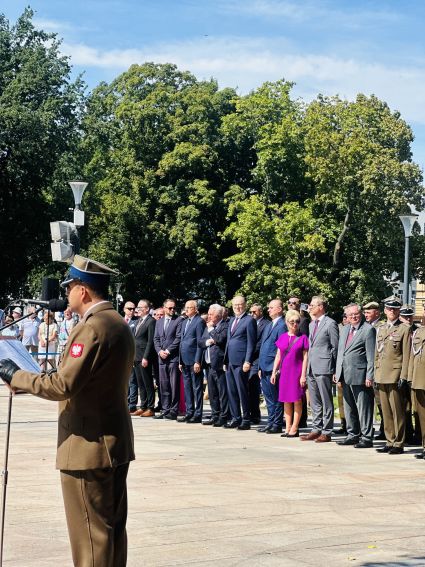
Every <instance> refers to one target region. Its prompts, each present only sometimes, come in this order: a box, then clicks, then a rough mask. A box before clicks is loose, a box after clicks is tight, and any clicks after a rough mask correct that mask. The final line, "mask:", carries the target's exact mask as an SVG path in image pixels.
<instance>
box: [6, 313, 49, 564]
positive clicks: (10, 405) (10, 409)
mask: <svg viewBox="0 0 425 567" xmlns="http://www.w3.org/2000/svg"><path fill="white" fill-rule="evenodd" d="M42 309H44V308H43V307H39V308H38V309H36V311H35V312H36V313H38V312H39V311H41V310H42ZM30 315H31V313H27V314H26V315H24V316H23V317H21V318H20V319H16V320H15V321H13V322H12V323H8V324H7V325H3V327H0V332H1V331H3V329H7V328H8V327H11V326H12V325H16V323H19V322H20V321H23V319H26V318H27V317H29V316H30ZM12 398H13V392H12V390H10V392H9V406H8V410H7V423H6V444H5V448H4V461H3V470H2V471H1V484H2V495H1V521H0V567H3V542H4V518H5V513H6V490H7V479H8V475H9V471H8V470H7V464H8V460H9V440H10V422H11V418H12Z"/></svg>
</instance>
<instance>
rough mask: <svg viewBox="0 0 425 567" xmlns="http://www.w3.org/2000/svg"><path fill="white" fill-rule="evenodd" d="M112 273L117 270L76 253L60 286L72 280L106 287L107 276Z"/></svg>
mask: <svg viewBox="0 0 425 567" xmlns="http://www.w3.org/2000/svg"><path fill="white" fill-rule="evenodd" d="M113 274H117V272H116V271H115V270H112V269H111V268H108V266H106V265H105V264H101V263H100V262H96V261H95V260H90V258H84V256H79V255H78V254H76V255H75V256H74V262H73V263H72V266H71V267H70V269H69V272H68V275H67V277H66V279H65V280H64V281H63V282H62V283H61V286H62V287H67V286H68V285H69V284H70V283H71V282H73V281H80V282H83V283H86V284H89V285H90V284H92V285H94V286H102V287H107V286H108V285H109V278H110V277H111V275H113Z"/></svg>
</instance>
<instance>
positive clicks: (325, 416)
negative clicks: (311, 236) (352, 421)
mask: <svg viewBox="0 0 425 567" xmlns="http://www.w3.org/2000/svg"><path fill="white" fill-rule="evenodd" d="M326 308H327V304H326V300H325V299H324V297H322V296H320V295H317V296H314V297H313V298H312V299H311V302H310V314H311V318H312V322H311V323H310V336H309V340H310V350H309V355H308V370H307V383H308V391H309V394H310V405H311V412H312V415H313V428H312V430H311V432H310V433H309V434H308V435H302V436H301V437H300V439H301V441H315V442H316V443H327V442H329V441H331V434H332V429H333V423H334V405H333V396H332V377H333V375H334V374H335V368H336V357H337V353H338V339H339V332H338V325H337V324H336V321H334V320H333V319H331V318H330V317H328V316H327V315H326Z"/></svg>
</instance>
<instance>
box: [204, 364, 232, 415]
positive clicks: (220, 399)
mask: <svg viewBox="0 0 425 567" xmlns="http://www.w3.org/2000/svg"><path fill="white" fill-rule="evenodd" d="M207 380H208V396H209V398H210V405H211V419H214V420H215V421H222V422H225V421H227V420H228V419H229V398H228V396H227V384H226V373H225V372H224V370H214V369H213V368H211V366H210V365H209V364H208V365H207Z"/></svg>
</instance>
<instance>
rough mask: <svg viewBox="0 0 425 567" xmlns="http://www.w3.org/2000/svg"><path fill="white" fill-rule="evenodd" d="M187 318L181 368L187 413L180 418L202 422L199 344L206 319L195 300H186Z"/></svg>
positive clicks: (182, 336) (184, 328) (182, 338)
mask: <svg viewBox="0 0 425 567" xmlns="http://www.w3.org/2000/svg"><path fill="white" fill-rule="evenodd" d="M184 311H185V314H186V319H185V320H184V321H183V323H182V333H181V341H180V364H179V369H180V371H181V372H182V373H183V382H184V399H185V403H186V415H185V416H184V417H183V418H181V419H179V421H184V422H186V423H201V422H202V407H203V401H204V389H203V385H204V384H203V383H204V377H203V373H202V366H201V363H202V348H201V347H200V346H199V345H198V341H199V340H200V339H201V337H202V334H203V332H204V329H205V321H204V320H203V319H202V317H201V316H200V315H199V313H198V304H197V302H196V301H194V300H190V301H186V304H185V307H184Z"/></svg>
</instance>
